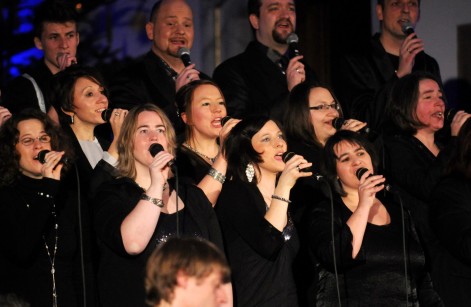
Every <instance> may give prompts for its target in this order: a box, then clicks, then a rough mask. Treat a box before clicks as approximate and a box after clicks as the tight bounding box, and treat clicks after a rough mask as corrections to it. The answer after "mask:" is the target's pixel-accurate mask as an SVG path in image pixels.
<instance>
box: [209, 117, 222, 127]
mask: <svg viewBox="0 0 471 307" xmlns="http://www.w3.org/2000/svg"><path fill="white" fill-rule="evenodd" d="M211 125H212V126H213V127H216V128H221V127H222V126H221V117H217V118H215V119H214V120H213V121H211Z"/></svg>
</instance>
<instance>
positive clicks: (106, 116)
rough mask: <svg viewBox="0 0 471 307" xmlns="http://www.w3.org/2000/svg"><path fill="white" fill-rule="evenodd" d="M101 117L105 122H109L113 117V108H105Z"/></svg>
mask: <svg viewBox="0 0 471 307" xmlns="http://www.w3.org/2000/svg"><path fill="white" fill-rule="evenodd" d="M101 118H102V119H103V120H104V121H105V122H109V121H110V118H111V109H106V110H104V111H103V112H101Z"/></svg>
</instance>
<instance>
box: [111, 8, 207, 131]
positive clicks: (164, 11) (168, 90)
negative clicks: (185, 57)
mask: <svg viewBox="0 0 471 307" xmlns="http://www.w3.org/2000/svg"><path fill="white" fill-rule="evenodd" d="M149 15H150V18H149V21H148V22H147V24H146V27H145V30H146V33H147V38H148V39H149V40H150V41H152V47H151V50H150V51H149V52H148V53H147V54H146V55H145V56H144V57H142V58H141V59H140V60H138V61H136V62H134V63H133V64H131V65H130V66H128V67H126V68H125V69H124V70H123V71H122V72H121V73H119V74H118V75H117V77H115V78H114V80H112V82H111V88H110V92H111V99H110V100H111V101H112V102H113V106H114V107H119V108H124V109H131V108H132V107H134V106H136V105H140V104H145V103H148V102H153V103H155V104H156V105H157V106H158V107H160V108H162V109H163V110H164V111H165V113H166V114H167V116H168V117H169V118H170V120H171V122H172V124H173V126H174V127H175V130H176V131H177V134H180V133H182V132H183V130H184V128H185V127H184V125H183V123H182V121H181V120H180V118H178V116H177V109H176V107H175V93H176V92H177V91H178V90H179V89H180V88H181V87H182V86H184V85H185V84H187V83H190V82H191V81H193V80H198V79H210V77H209V76H207V75H206V74H204V73H203V72H200V71H199V70H198V69H196V64H195V63H193V64H190V65H188V66H185V64H184V63H183V61H182V59H181V57H180V55H179V53H178V51H179V50H181V49H182V48H186V49H187V50H188V51H189V50H191V47H192V46H193V39H194V35H195V33H194V27H193V12H192V10H191V8H190V6H189V5H188V3H187V2H186V1H184V0H163V1H157V2H156V3H155V5H154V6H153V7H152V9H151V12H150V14H149ZM169 21H170V22H169Z"/></svg>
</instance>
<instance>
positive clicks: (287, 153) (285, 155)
mask: <svg viewBox="0 0 471 307" xmlns="http://www.w3.org/2000/svg"><path fill="white" fill-rule="evenodd" d="M294 155H295V153H294V152H291V151H285V152H284V153H283V154H282V155H281V159H282V160H283V162H285V163H286V162H288V161H289V160H290V159H291V158H292V157H293V156H294Z"/></svg>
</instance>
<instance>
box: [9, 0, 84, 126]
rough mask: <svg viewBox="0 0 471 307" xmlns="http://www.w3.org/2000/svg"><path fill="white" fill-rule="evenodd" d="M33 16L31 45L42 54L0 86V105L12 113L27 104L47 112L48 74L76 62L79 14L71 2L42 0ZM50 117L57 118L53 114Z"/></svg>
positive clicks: (27, 106) (50, 75) (49, 77)
mask: <svg viewBox="0 0 471 307" xmlns="http://www.w3.org/2000/svg"><path fill="white" fill-rule="evenodd" d="M38 3H39V2H38ZM33 18H34V20H33V27H34V28H33V33H34V45H35V46H34V47H36V48H37V49H38V50H36V52H41V53H42V55H43V57H42V59H41V60H40V61H39V62H38V63H35V64H34V65H30V66H29V67H27V68H26V73H24V74H23V75H21V76H18V77H16V78H15V79H13V80H12V81H11V82H10V83H8V84H7V86H6V87H5V88H2V103H3V106H5V107H6V108H8V109H9V110H10V112H11V113H12V114H15V113H18V112H20V111H21V110H24V109H27V108H33V109H37V110H41V111H42V112H44V113H46V112H48V111H49V110H50V109H51V103H52V102H51V101H50V100H49V95H50V86H51V79H52V76H53V75H55V74H56V73H58V72H59V71H61V70H63V69H65V68H66V67H68V66H70V65H72V62H74V61H75V62H77V58H76V53H77V47H78V44H79V41H80V40H79V32H78V30H77V24H78V22H79V16H78V14H77V12H76V10H75V8H74V5H73V4H72V3H71V2H69V1H44V2H42V3H41V4H40V5H38V6H37V7H36V9H35V11H34V16H33ZM51 37H55V38H56V39H51ZM12 43H14V42H12ZM31 47H32V48H34V47H33V46H31ZM36 64H37V65H36ZM54 119H55V120H56V121H57V122H58V120H57V114H56V116H55V118H54Z"/></svg>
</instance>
